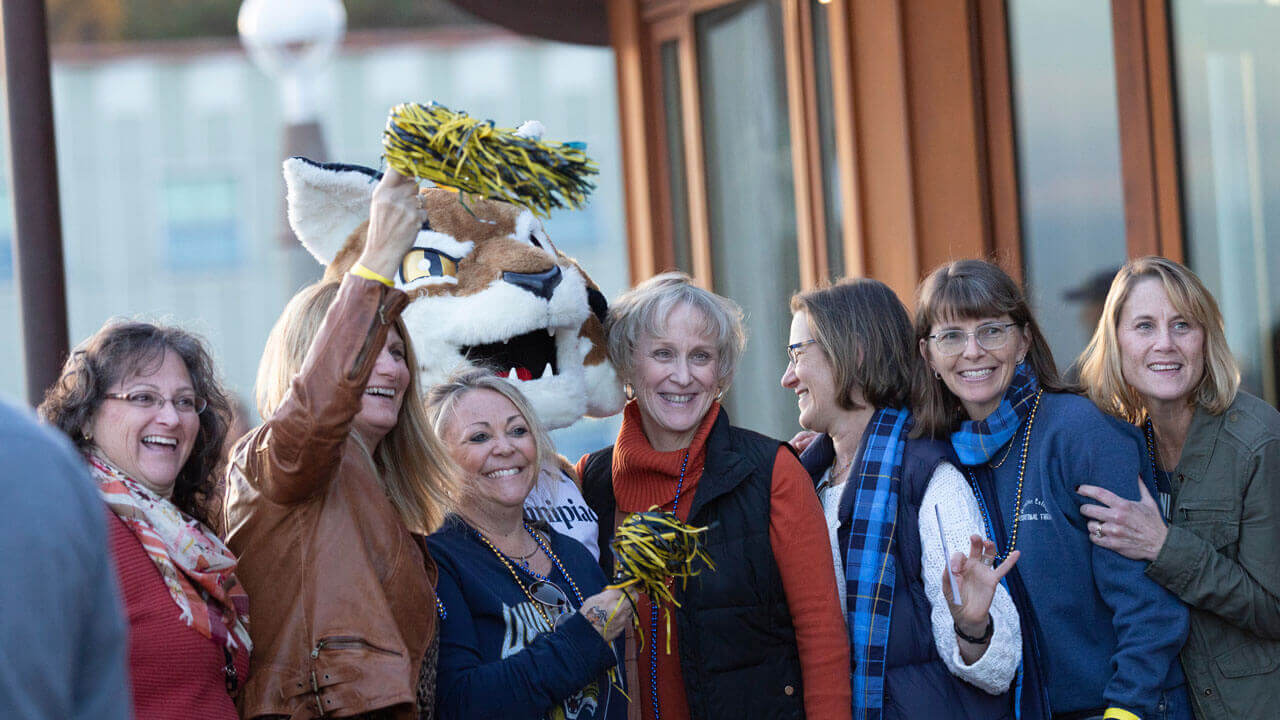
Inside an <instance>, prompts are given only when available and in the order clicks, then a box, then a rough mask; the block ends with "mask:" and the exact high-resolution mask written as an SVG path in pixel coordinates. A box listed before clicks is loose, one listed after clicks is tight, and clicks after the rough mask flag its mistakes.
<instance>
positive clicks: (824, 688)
mask: <svg viewBox="0 0 1280 720" xmlns="http://www.w3.org/2000/svg"><path fill="white" fill-rule="evenodd" d="M719 414H720V405H719V403H713V404H712V405H711V407H710V408H709V409H708V410H707V414H706V417H704V418H703V420H702V423H701V424H700V425H699V426H698V429H697V432H696V433H695V434H694V436H693V440H692V441H691V442H690V443H689V447H688V452H689V460H688V466H687V467H686V468H685V474H684V483H683V484H682V485H681V487H680V502H679V505H678V506H677V507H675V513H676V516H677V517H679V518H680V519H681V520H685V521H687V520H688V519H689V508H690V507H691V506H692V504H693V496H694V494H695V493H696V492H697V488H698V479H699V478H700V477H701V476H702V469H703V466H704V465H705V463H706V459H707V453H706V442H707V435H708V434H709V433H710V432H711V427H712V425H714V424H715V420H716V417H717V416H718V415H719ZM684 457H685V451H684V450H675V451H672V452H659V451H657V450H654V449H653V446H652V445H650V444H649V440H648V439H647V438H646V437H645V434H644V429H643V427H642V425H641V420H640V410H639V407H638V406H637V405H636V403H635V402H631V403H628V404H627V407H626V410H625V411H624V412H623V416H622V427H621V429H620V430H619V431H618V442H617V444H616V445H615V446H614V450H613V493H614V497H615V499H616V501H617V510H618V513H619V516H621V515H625V514H626V513H630V512H638V511H644V510H648V509H649V508H651V507H653V506H654V505H657V506H659V507H660V508H662V509H663V510H667V511H670V510H672V506H673V505H674V504H675V499H676V485H677V483H678V481H679V478H680V465H681V463H682V462H683V461H684ZM585 462H586V457H583V458H582V459H581V460H579V461H578V468H577V469H578V474H579V476H581V474H582V471H583V469H584V464H585ZM769 542H770V545H771V546H772V547H773V557H774V560H775V561H776V562H777V565H778V572H779V574H780V575H781V576H782V586H783V591H784V592H785V593H786V596H787V604H788V605H789V606H790V608H791V617H792V620H793V621H794V623H795V631H796V645H797V648H798V650H799V653H800V669H801V679H802V681H803V683H804V706H805V715H806V716H807V717H812V718H824V719H826V718H831V719H833V720H843V719H844V718H848V717H850V708H851V705H850V695H849V692H850V691H849V643H848V638H847V636H846V633H845V632H844V631H843V630H844V618H842V617H841V616H840V603H839V601H838V599H837V597H836V581H835V575H834V574H833V573H822V572H814V568H823V567H826V568H830V567H831V561H830V544H829V541H828V539H827V533H826V522H825V520H824V518H823V514H822V505H821V504H820V503H819V502H818V497H817V495H816V494H815V493H814V491H813V483H812V481H811V480H810V478H809V474H808V473H807V472H805V470H804V468H803V467H802V466H801V465H800V462H799V461H798V460H796V458H795V456H794V455H792V454H791V453H789V452H787V450H786V449H784V448H779V449H778V455H777V457H776V458H775V459H774V464H773V488H772V492H771V494H770V500H769ZM636 610H637V613H638V616H639V618H640V621H641V627H642V628H644V632H645V634H646V635H648V633H649V629H648V628H649V617H650V613H651V605H650V603H649V598H648V596H646V595H641V596H640V598H639V600H638V602H637V603H636ZM658 613H659V614H658V618H659V620H658V636H657V637H656V638H654V640H656V642H657V648H658V656H657V657H658V663H657V680H658V707H659V709H660V711H661V714H662V718H663V720H688V719H689V703H688V700H687V699H686V697H685V689H684V680H683V678H682V676H681V671H680V653H679V638H678V637H677V636H676V627H675V620H674V617H673V618H672V623H671V634H670V637H668V636H667V627H666V623H665V622H664V621H663V619H662V610H661V608H659V610H658ZM835 630H839V632H835ZM647 640H649V638H646V641H647ZM668 643H669V646H670V648H671V652H670V654H668V653H667V652H666V649H667V647H668ZM630 645H634V644H633V643H631V644H630ZM646 647H647V643H646ZM634 652H635V651H634V650H631V652H630V653H628V654H629V655H630V654H631V653H634ZM637 661H638V662H637V664H638V667H637V668H636V670H637V671H638V675H637V677H638V679H639V683H638V684H639V686H640V687H639V689H638V691H637V692H635V693H634V694H633V695H632V698H633V701H632V711H633V712H632V713H630V714H631V716H632V717H635V716H636V713H635V712H634V710H635V709H636V706H637V705H638V706H639V708H640V716H641V717H643V718H644V719H645V720H653V695H652V691H651V690H650V685H649V654H648V652H647V651H646V652H644V653H642V654H641V656H640V657H639V658H638V659H637Z"/></svg>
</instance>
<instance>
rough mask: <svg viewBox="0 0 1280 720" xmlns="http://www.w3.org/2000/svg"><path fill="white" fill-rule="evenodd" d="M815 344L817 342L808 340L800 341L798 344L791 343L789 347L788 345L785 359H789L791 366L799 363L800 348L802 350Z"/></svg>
mask: <svg viewBox="0 0 1280 720" xmlns="http://www.w3.org/2000/svg"><path fill="white" fill-rule="evenodd" d="M816 342H818V341H817V340H812V339H810V340H801V341H800V342H798V343H791V344H790V345H788V346H787V357H789V358H791V364H792V365H795V364H796V363H798V362H800V348H803V347H804V346H805V345H812V344H814V343H816Z"/></svg>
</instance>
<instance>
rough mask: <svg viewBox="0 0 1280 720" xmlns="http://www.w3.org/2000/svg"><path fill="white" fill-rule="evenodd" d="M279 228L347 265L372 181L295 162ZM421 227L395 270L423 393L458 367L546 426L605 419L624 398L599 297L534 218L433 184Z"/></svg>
mask: <svg viewBox="0 0 1280 720" xmlns="http://www.w3.org/2000/svg"><path fill="white" fill-rule="evenodd" d="M284 176H285V184H286V186H287V188H288V199H287V204H288V209H289V224H290V225H291V226H292V228H293V231H294V233H295V234H296V235H297V236H298V238H299V239H300V240H301V241H302V244H303V245H304V246H305V247H306V248H307V250H308V251H310V252H311V254H312V255H313V256H315V258H316V259H317V260H318V261H320V263H321V264H322V265H325V266H326V267H325V277H326V278H337V277H341V275H342V274H343V273H345V272H346V271H347V270H349V269H350V268H351V266H352V265H353V264H354V263H355V261H356V258H357V257H359V254H360V251H361V249H362V248H363V247H364V242H365V233H366V230H367V228H368V221H369V202H370V199H371V198H372V197H373V188H374V185H375V184H376V183H377V181H378V179H379V178H380V177H381V173H378V172H377V171H375V170H372V169H370V168H366V167H360V166H355V165H338V164H320V163H315V162H312V161H310V160H306V159H303V158H291V159H289V160H286V161H285V163H284ZM420 197H421V199H422V202H423V206H424V207H425V208H426V210H427V222H426V223H425V224H424V225H423V227H422V229H421V230H420V231H419V232H418V236H417V239H416V241H415V243H414V247H413V249H412V250H410V251H409V253H408V254H407V255H405V257H404V259H403V261H402V262H401V264H400V269H399V271H398V272H397V273H396V277H395V282H396V287H398V288H399V289H401V290H403V291H405V292H406V293H407V294H408V295H409V298H410V302H409V305H408V307H407V308H406V309H405V311H404V314H403V318H404V322H405V325H406V326H407V327H408V329H409V334H410V336H411V337H412V340H413V346H414V350H415V351H416V353H417V356H418V373H419V375H418V377H419V382H420V385H419V387H420V388H421V389H422V391H424V392H425V391H426V389H427V388H428V387H430V386H431V385H433V384H435V383H438V382H441V381H443V380H444V379H445V378H446V377H447V376H448V375H449V374H450V373H451V372H453V371H454V370H456V369H459V368H462V367H467V366H479V367H485V368H488V369H491V370H493V371H494V372H496V373H499V374H501V375H503V376H505V377H507V378H508V379H509V380H511V381H512V382H518V383H519V386H520V389H521V390H522V391H523V392H524V394H525V395H526V396H528V398H529V401H530V402H531V403H532V404H533V407H534V410H535V411H536V412H537V413H538V419H539V420H540V421H541V422H542V423H543V424H544V425H545V426H546V427H548V428H562V427H567V426H569V425H572V424H573V423H575V422H577V421H578V419H579V418H581V417H583V416H584V415H585V416H592V417H605V416H608V415H613V414H615V413H617V412H618V411H620V410H621V409H622V406H623V404H624V403H625V401H626V398H625V397H624V395H623V392H622V385H621V383H620V382H619V380H618V375H617V373H616V372H615V370H614V368H613V366H612V365H610V364H609V360H608V357H607V356H606V352H605V343H604V325H603V321H604V316H605V312H606V310H607V305H606V302H605V298H604V295H602V294H601V292H600V290H599V288H597V287H596V285H595V283H593V282H592V281H591V278H590V277H588V276H587V274H586V273H585V272H583V270H582V268H581V267H579V266H578V264H577V263H576V262H575V261H574V260H572V259H571V258H569V257H568V256H566V255H564V254H563V253H561V252H560V251H559V250H557V249H556V247H555V245H553V244H552V243H551V240H550V238H548V237H547V233H546V231H545V230H544V229H543V227H542V222H541V221H540V220H539V219H538V218H537V216H535V215H534V214H533V212H532V211H530V210H528V209H526V208H523V207H520V206H518V205H514V204H511V203H508V202H503V201H499V200H490V199H483V198H476V197H473V196H464V195H462V194H460V193H458V192H455V191H452V190H449V189H446V188H440V187H434V188H427V189H424V190H422V191H421V192H420Z"/></svg>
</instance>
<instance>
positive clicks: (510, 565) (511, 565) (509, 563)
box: [467, 522, 583, 629]
mask: <svg viewBox="0 0 1280 720" xmlns="http://www.w3.org/2000/svg"><path fill="white" fill-rule="evenodd" d="M521 524H522V525H523V526H524V530H525V532H527V533H529V536H530V537H532V538H533V541H534V542H536V543H538V547H539V548H541V549H542V552H544V553H546V555H547V557H548V558H549V559H550V560H551V564H552V565H554V566H555V568H556V569H557V570H559V571H560V574H561V575H562V576H563V577H564V579H565V580H567V581H568V582H569V588H570V589H571V590H573V596H574V597H575V598H576V599H577V600H578V607H579V608H581V607H582V603H583V598H582V591H581V590H579V589H578V584H577V583H575V582H574V581H573V578H572V577H571V576H570V575H569V572H568V571H567V570H565V569H564V565H562V564H561V563H560V558H559V557H556V554H555V553H553V552H551V547H550V546H549V545H547V544H546V543H545V542H543V540H542V538H541V537H539V536H538V533H536V532H534V531H533V528H531V527H529V523H526V522H522V523H521ZM467 527H468V528H469V529H470V530H471V532H473V533H475V535H476V537H477V538H479V539H480V542H482V543H484V544H485V545H486V546H487V547H488V548H489V549H490V550H492V551H493V554H494V555H497V556H498V560H500V561H502V564H503V565H504V566H506V568H507V572H509V573H511V579H512V580H515V581H516V584H517V585H519V586H520V589H521V590H523V591H524V594H525V597H527V598H529V603H530V604H531V605H533V607H534V609H535V610H537V611H538V613H539V614H540V615H542V619H543V620H546V621H547V628H548V629H554V628H555V623H554V622H553V621H552V619H551V616H550V615H548V614H547V612H546V611H545V610H543V609H542V606H541V604H540V603H538V602H537V601H536V600H534V598H533V594H532V593H530V592H529V586H528V585H525V584H524V583H523V582H521V581H520V576H519V575H518V574H516V568H517V567H518V568H520V569H521V570H523V571H525V572H526V573H528V574H529V575H531V576H533V577H535V578H537V579H538V580H541V581H543V582H551V576H550V575H542V574H541V573H538V572H535V571H534V570H533V568H530V567H529V566H528V565H527V564H522V563H517V562H515V561H514V560H512V559H511V558H510V557H508V556H507V554H506V553H504V552H502V551H501V550H499V549H498V546H497V545H494V544H493V543H492V542H490V541H489V538H487V537H485V535H484V533H482V532H480V531H479V530H477V529H476V528H474V527H471V525H467Z"/></svg>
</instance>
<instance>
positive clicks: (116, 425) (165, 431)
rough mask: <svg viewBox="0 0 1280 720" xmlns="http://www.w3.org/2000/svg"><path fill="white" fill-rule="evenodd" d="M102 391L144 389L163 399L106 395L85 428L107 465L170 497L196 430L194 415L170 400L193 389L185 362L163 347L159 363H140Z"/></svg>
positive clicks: (153, 490)
mask: <svg viewBox="0 0 1280 720" xmlns="http://www.w3.org/2000/svg"><path fill="white" fill-rule="evenodd" d="M107 392H109V393H111V394H136V393H141V392H149V393H153V394H155V395H159V396H160V397H163V398H166V402H165V403H164V405H163V406H161V407H159V408H149V409H148V408H140V407H136V406H135V405H134V404H132V403H130V402H128V401H126V400H118V399H114V398H106V399H104V400H103V401H102V405H101V406H99V407H98V411H97V412H96V413H94V415H93V418H91V419H90V421H89V425H88V428H89V435H90V437H91V438H92V442H93V444H94V446H95V447H96V448H97V450H98V451H99V452H100V453H101V454H102V455H103V456H104V457H105V458H106V459H107V460H108V461H110V462H111V464H112V465H115V466H116V467H118V468H119V469H120V470H122V471H124V473H125V474H127V475H129V477H132V478H133V479H134V480H137V481H138V482H140V483H142V484H143V485H144V486H145V487H146V488H147V489H149V490H151V491H152V492H154V493H156V494H157V495H160V496H161V497H166V498H167V497H170V496H172V495H173V485H174V482H175V481H176V480H177V478H178V473H179V472H180V471H181V470H182V466H183V465H185V464H186V463H187V458H188V457H190V456H191V447H192V446H193V445H194V444H195V439H196V434H197V433H198V432H199V430H200V416H199V415H197V414H196V413H194V412H179V411H178V410H177V408H176V407H175V406H174V403H173V402H172V399H173V398H181V397H184V396H191V395H194V394H195V390H194V388H193V387H192V384H191V374H190V373H189V372H188V371H187V366H186V364H185V363H183V362H182V358H181V357H179V356H178V354H177V353H174V352H172V351H169V350H166V351H165V353H164V358H163V359H162V360H161V362H160V363H159V364H155V363H150V364H143V365H142V366H141V367H139V368H137V369H136V370H135V371H134V372H132V373H131V374H129V375H128V376H126V377H124V378H121V379H120V380H118V381H117V382H116V383H115V384H114V385H112V386H111V387H109V388H107Z"/></svg>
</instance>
